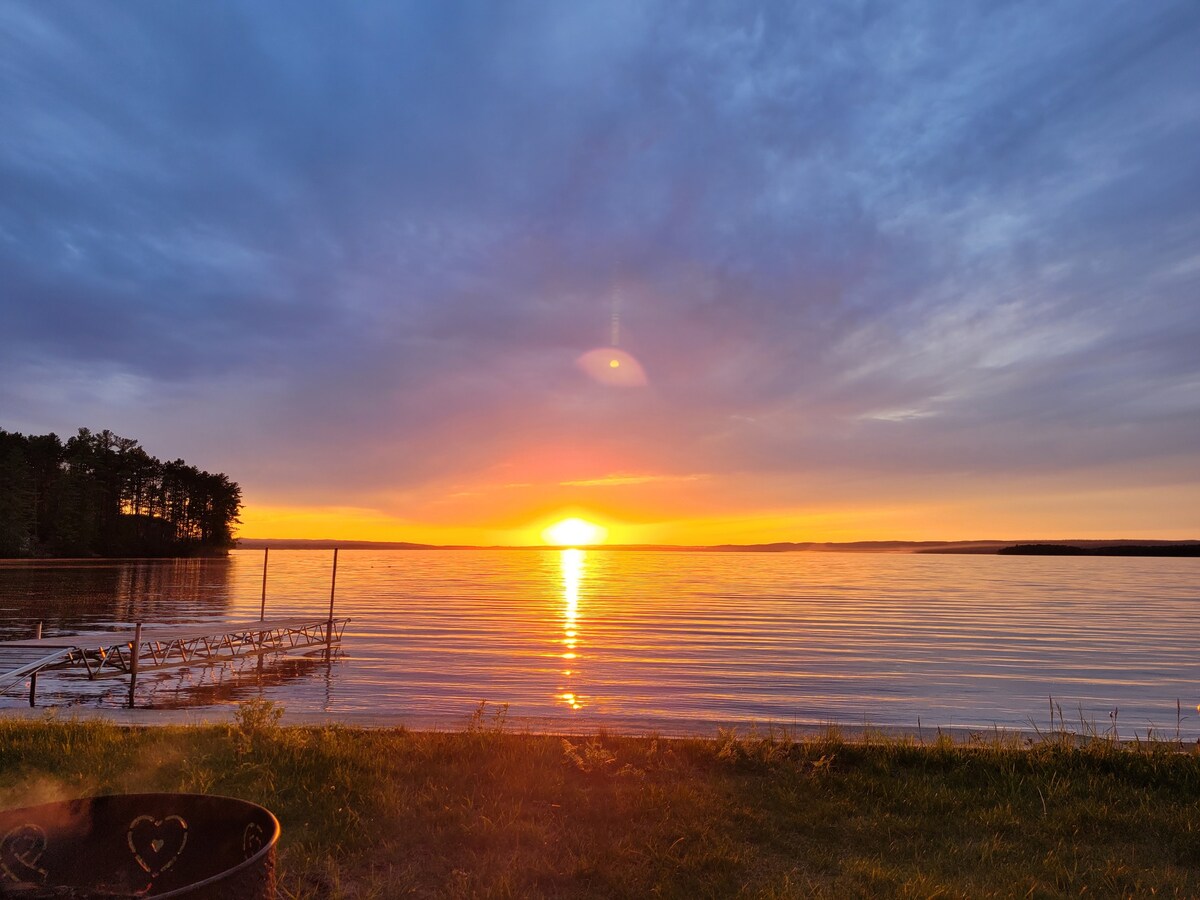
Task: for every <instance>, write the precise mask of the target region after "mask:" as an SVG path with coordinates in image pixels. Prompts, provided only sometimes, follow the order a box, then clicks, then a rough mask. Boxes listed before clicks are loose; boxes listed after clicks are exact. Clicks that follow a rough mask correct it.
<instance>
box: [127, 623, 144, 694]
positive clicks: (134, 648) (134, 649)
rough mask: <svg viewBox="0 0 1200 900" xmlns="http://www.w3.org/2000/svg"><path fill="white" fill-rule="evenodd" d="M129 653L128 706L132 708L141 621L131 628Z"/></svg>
mask: <svg viewBox="0 0 1200 900" xmlns="http://www.w3.org/2000/svg"><path fill="white" fill-rule="evenodd" d="M130 651H131V652H130V655H129V708H130V709H133V689H134V688H135V687H137V670H138V657H140V656H141V655H142V623H141V622H138V623H137V625H135V626H134V628H133V644H132V645H131V646H130Z"/></svg>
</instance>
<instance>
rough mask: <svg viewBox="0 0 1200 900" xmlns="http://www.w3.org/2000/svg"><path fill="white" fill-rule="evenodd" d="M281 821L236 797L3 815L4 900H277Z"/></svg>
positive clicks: (114, 800) (161, 799) (145, 799)
mask: <svg viewBox="0 0 1200 900" xmlns="http://www.w3.org/2000/svg"><path fill="white" fill-rule="evenodd" d="M278 839H279V821H278V820H277V819H276V818H275V816H273V815H272V814H271V813H270V812H268V811H267V810H265V809H263V808H262V807H261V806H257V805H256V804H254V803H248V802H246V801H245V800H234V799H233V798H231V797H209V796H205V795H202V794H123V795H117V796H112V797H89V798H85V799H82V800H67V801H64V802H61V803H47V804H44V805H42V806H30V807H26V808H24V809H9V810H4V811H2V812H0V897H23V898H41V897H67V898H77V900H82V898H88V900H99V898H105V900H113V898H124V897H164V898H165V897H179V898H187V900H243V898H246V900H249V898H254V900H270V898H273V897H274V896H275V842H276V841H277V840H278Z"/></svg>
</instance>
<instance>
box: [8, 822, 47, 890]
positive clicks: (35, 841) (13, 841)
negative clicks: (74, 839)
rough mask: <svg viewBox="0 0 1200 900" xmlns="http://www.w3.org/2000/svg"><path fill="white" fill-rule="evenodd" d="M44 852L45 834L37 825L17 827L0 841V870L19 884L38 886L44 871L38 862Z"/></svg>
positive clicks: (42, 878)
mask: <svg viewBox="0 0 1200 900" xmlns="http://www.w3.org/2000/svg"><path fill="white" fill-rule="evenodd" d="M45 852H46V832H44V831H43V830H42V829H41V828H40V827H38V826H37V825H18V826H17V827H16V828H13V829H12V830H11V831H9V832H8V834H6V835H5V836H4V837H3V839H0V870H2V871H3V872H4V874H5V875H6V876H7V877H8V878H11V879H12V880H13V881H16V882H19V883H28V882H33V883H36V884H40V883H41V882H43V881H45V880H46V870H45V869H42V868H39V867H38V860H39V859H41V858H42V854H43V853H45Z"/></svg>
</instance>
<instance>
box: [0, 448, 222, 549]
mask: <svg viewBox="0 0 1200 900" xmlns="http://www.w3.org/2000/svg"><path fill="white" fill-rule="evenodd" d="M241 506H242V489H241V488H240V487H239V486H238V484H237V482H234V481H230V480H229V479H228V478H227V477H226V476H225V475H223V474H220V473H218V474H212V473H210V472H202V471H201V470H200V469H197V468H196V467H195V466H190V465H188V464H187V463H186V462H184V461H183V460H182V459H176V460H172V461H170V462H162V461H161V460H158V459H156V458H155V457H153V456H151V455H150V454H148V453H147V452H146V451H145V450H143V449H142V448H141V446H139V445H138V442H137V441H135V440H133V439H131V438H123V437H118V436H117V435H115V434H113V433H112V432H111V431H108V430H105V431H101V432H98V433H93V432H91V431H89V430H88V429H86V428H81V429H79V433H78V434H76V435H75V436H74V437H71V438H68V439H67V441H66V442H65V443H64V442H63V441H62V440H61V439H60V438H59V437H58V435H56V434H41V435H33V434H31V435H23V434H18V433H15V432H10V431H5V430H3V429H0V557H5V556H7V557H13V556H200V555H211V554H223V553H224V552H225V551H227V550H228V549H229V548H230V547H232V546H233V543H234V541H233V525H234V523H236V522H237V521H238V512H239V511H240V510H241Z"/></svg>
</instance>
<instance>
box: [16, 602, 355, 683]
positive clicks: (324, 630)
mask: <svg viewBox="0 0 1200 900" xmlns="http://www.w3.org/2000/svg"><path fill="white" fill-rule="evenodd" d="M349 621H350V620H349V619H348V618H337V619H335V618H332V617H330V618H323V619H312V618H307V619H305V618H295V619H269V620H257V621H253V622H237V623H211V624H197V625H163V626H145V627H143V626H142V625H138V626H137V627H136V628H135V629H133V630H131V631H101V632H95V633H93V634H73V635H58V636H56V637H48V638H35V639H29V640H23V641H0V694H3V693H6V692H7V691H9V690H10V689H12V688H13V687H15V686H16V685H18V684H20V683H22V682H23V681H24V680H25V679H26V678H29V679H31V680H34V682H35V683H36V678H37V676H38V674H39V673H42V672H46V673H50V672H53V673H55V674H65V675H80V676H86V677H87V678H88V679H89V680H90V679H96V678H105V677H128V678H130V680H131V682H133V681H134V680H135V679H136V678H137V676H138V674H139V673H141V672H149V671H155V670H159V669H172V668H179V667H181V666H193V665H210V664H218V663H222V662H226V661H230V660H235V659H241V658H243V657H247V656H259V657H261V656H265V655H267V654H272V653H289V652H292V651H302V650H306V649H309V648H314V647H321V646H325V647H330V646H332V645H333V644H336V643H340V642H341V640H342V633H343V631H344V629H345V627H346V623H348V622H349ZM130 687H131V689H132V683H131V685H130ZM32 703H33V686H32V685H31V690H30V704H31V705H32Z"/></svg>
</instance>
